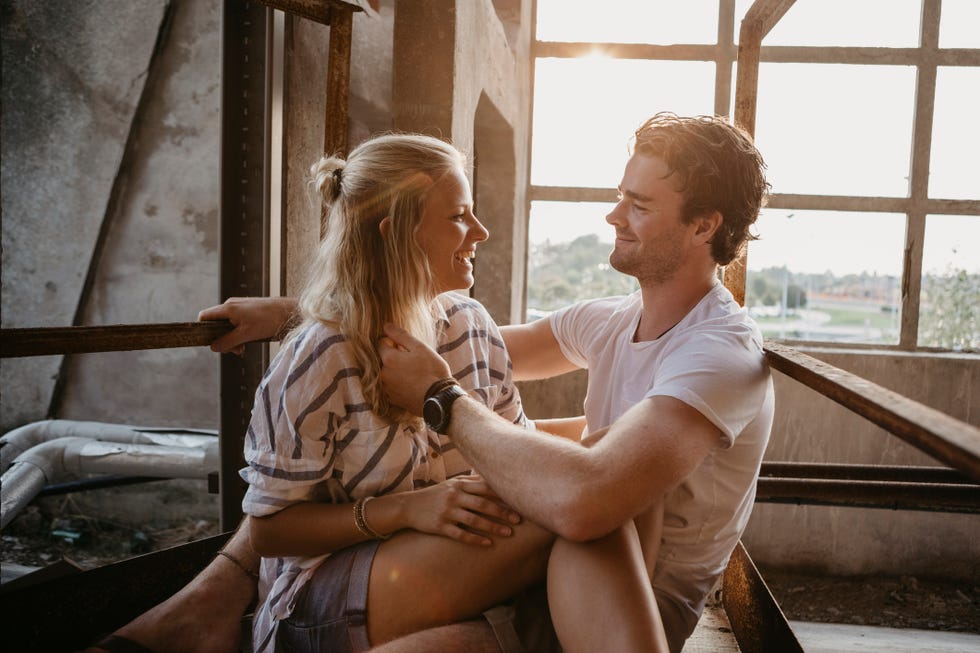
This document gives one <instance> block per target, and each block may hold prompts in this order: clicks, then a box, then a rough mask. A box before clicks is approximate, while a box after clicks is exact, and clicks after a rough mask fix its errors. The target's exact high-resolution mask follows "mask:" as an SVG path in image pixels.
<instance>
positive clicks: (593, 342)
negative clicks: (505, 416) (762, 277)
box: [551, 284, 774, 627]
mask: <svg viewBox="0 0 980 653" xmlns="http://www.w3.org/2000/svg"><path fill="white" fill-rule="evenodd" d="M642 308H643V306H642V300H641V297H640V294H639V293H638V292H637V293H634V294H632V295H629V296H626V297H611V298H605V299H597V300H591V301H584V302H580V303H577V304H574V305H573V306H570V307H568V308H565V309H562V310H560V311H558V312H556V313H554V314H553V315H552V316H551V328H552V331H553V332H554V334H555V337H556V338H557V340H558V343H559V345H560V346H561V350H562V353H564V355H565V357H566V358H568V360H569V361H570V362H572V363H574V364H576V365H578V366H580V367H585V368H588V370H589V390H588V394H587V396H586V399H585V416H586V418H587V420H588V424H589V428H591V429H593V430H598V429H600V428H604V427H606V426H609V425H611V424H612V423H613V422H615V421H616V420H617V419H618V418H619V417H620V416H621V415H622V414H623V413H625V412H626V411H627V410H629V409H630V408H631V407H632V406H634V405H635V404H637V403H639V402H640V401H642V400H643V399H646V398H648V397H654V396H669V397H674V398H676V399H679V400H680V401H683V402H684V403H686V404H688V405H690V406H692V407H693V408H695V409H696V410H698V411H699V412H700V413H701V414H702V415H704V416H705V417H706V418H707V419H708V420H709V421H710V422H711V423H712V424H714V425H715V426H716V427H717V428H718V429H719V430H720V431H721V438H720V441H719V442H718V447H717V448H715V449H713V450H712V452H711V453H710V454H708V456H707V457H706V458H705V459H704V461H703V462H702V463H701V465H700V466H698V468H697V469H695V470H694V471H693V472H692V473H691V474H690V475H689V476H688V477H687V479H685V480H684V481H683V482H682V483H681V484H680V485H679V486H678V487H677V488H675V489H674V490H673V491H672V492H671V493H670V494H668V495H667V497H666V500H665V504H664V529H663V539H662V542H661V546H660V553H659V556H658V559H657V566H656V570H655V572H654V579H653V586H654V590H656V592H657V593H658V594H660V593H663V594H667V595H669V596H670V597H671V598H673V600H674V601H675V602H677V603H679V604H680V605H681V606H682V607H685V608H687V609H688V610H690V615H689V616H690V617H691V618H692V619H693V621H692V622H691V626H692V627H693V623H694V622H696V620H697V617H698V616H700V614H701V610H702V609H703V607H704V603H705V600H706V598H707V595H708V592H710V591H711V587H712V586H713V584H714V582H715V580H716V579H717V578H718V576H719V575H720V574H721V573H722V572H723V571H724V569H725V565H726V564H727V563H728V557H729V556H730V555H731V552H732V549H733V548H734V547H735V544H736V543H737V542H738V538H739V537H740V536H741V534H742V531H743V530H744V529H745V526H746V524H747V523H748V519H749V513H750V511H751V509H752V503H753V501H754V499H755V484H756V479H757V478H758V474H759V466H760V464H761V462H762V454H763V453H764V451H765V448H766V443H767V441H768V439H769V430H770V428H771V427H772V418H773V407H774V402H773V389H772V379H771V378H770V375H769V368H768V366H767V365H766V362H765V358H764V354H763V351H762V335H761V333H760V332H759V329H758V327H757V326H756V324H755V322H753V320H752V319H751V318H750V317H749V316H748V314H747V313H746V311H745V310H744V309H742V308H741V307H740V306H739V305H738V304H737V303H736V302H735V301H734V299H733V298H732V295H731V293H730V292H728V290H727V289H726V288H725V287H724V286H722V285H720V284H719V285H716V286H714V287H713V288H712V289H711V290H710V291H709V292H708V293H707V294H706V295H705V296H704V297H703V298H702V299H701V301H700V302H699V303H698V304H697V306H695V307H694V308H693V309H692V310H691V311H690V312H689V313H688V314H687V315H686V316H685V317H684V318H683V319H682V320H681V321H680V322H678V323H677V325H676V326H674V327H673V328H672V329H670V330H669V331H668V332H667V333H665V334H663V335H662V336H660V337H659V338H657V339H656V340H652V341H647V342H633V335H634V334H635V333H636V328H637V325H638V324H639V320H640V314H641V312H642Z"/></svg>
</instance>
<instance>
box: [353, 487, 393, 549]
mask: <svg viewBox="0 0 980 653" xmlns="http://www.w3.org/2000/svg"><path fill="white" fill-rule="evenodd" d="M373 498H374V497H361V498H360V499H358V500H357V501H355V502H354V525H355V526H357V530H359V531H361V534H362V535H366V536H368V537H370V538H371V539H372V540H387V539H388V538H389V537H391V534H388V535H382V534H381V533H379V532H377V531H376V530H374V529H373V528H371V526H370V525H369V524H368V523H367V520H366V519H365V518H364V505H365V504H366V503H367V502H368V501H370V500H371V499H373Z"/></svg>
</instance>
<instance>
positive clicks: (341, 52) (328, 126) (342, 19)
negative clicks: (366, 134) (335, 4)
mask: <svg viewBox="0 0 980 653" xmlns="http://www.w3.org/2000/svg"><path fill="white" fill-rule="evenodd" d="M353 16H354V14H353V12H352V11H350V10H347V11H344V10H340V9H338V10H337V11H336V12H335V13H334V20H333V22H332V23H331V24H330V51H329V55H328V58H327V107H326V119H325V121H324V129H323V152H324V153H325V154H346V153H347V105H348V99H349V96H350V48H351V28H352V25H353Z"/></svg>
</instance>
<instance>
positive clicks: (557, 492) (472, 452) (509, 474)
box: [449, 397, 596, 539]
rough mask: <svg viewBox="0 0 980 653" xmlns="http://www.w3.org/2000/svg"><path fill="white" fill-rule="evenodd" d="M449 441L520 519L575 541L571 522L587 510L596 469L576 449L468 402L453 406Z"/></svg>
mask: <svg viewBox="0 0 980 653" xmlns="http://www.w3.org/2000/svg"><path fill="white" fill-rule="evenodd" d="M449 436H450V438H451V439H452V440H453V442H454V443H455V444H456V446H457V447H458V448H459V449H460V451H461V452H462V453H463V455H464V457H466V459H467V460H468V461H469V462H470V463H471V464H472V465H473V466H474V467H475V468H476V470H477V471H478V472H480V474H481V475H482V476H483V477H484V478H485V479H486V480H487V482H489V483H490V486H491V487H492V488H493V489H494V490H495V491H496V492H497V493H498V494H499V495H500V497H501V498H502V499H504V501H506V502H507V503H508V504H509V505H511V506H513V507H514V508H515V509H516V510H517V511H518V512H520V513H521V514H522V515H523V516H524V517H526V518H528V519H530V520H532V521H534V522H535V523H537V524H539V525H541V526H543V527H544V528H546V529H548V530H549V531H551V532H553V533H556V534H557V535H560V536H562V537H566V538H568V539H578V538H579V533H578V532H577V529H576V523H577V521H578V520H577V517H579V516H580V511H586V512H587V511H588V509H589V506H588V505H586V504H587V502H588V501H590V500H592V498H591V497H590V491H589V478H590V477H591V476H592V475H593V473H594V470H593V467H594V466H595V464H596V461H595V460H590V459H589V457H588V455H587V450H586V449H585V448H584V447H583V446H582V445H580V444H578V443H576V442H573V441H569V440H566V439H564V438H555V437H549V436H545V435H543V434H539V433H535V432H533V431H527V430H525V429H522V428H520V427H517V426H515V425H513V424H510V423H509V422H507V421H506V420H503V419H500V418H499V417H497V416H496V415H495V414H493V413H491V412H490V411H489V410H488V409H487V408H486V407H485V406H483V405H482V404H480V403H479V402H477V401H475V400H472V399H470V398H468V397H465V398H462V399H460V400H458V401H457V402H455V404H454V405H453V410H452V420H451V422H450V424H449ZM544 461H547V462H546V464H544Z"/></svg>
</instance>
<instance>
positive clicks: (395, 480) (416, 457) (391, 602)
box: [242, 135, 549, 651]
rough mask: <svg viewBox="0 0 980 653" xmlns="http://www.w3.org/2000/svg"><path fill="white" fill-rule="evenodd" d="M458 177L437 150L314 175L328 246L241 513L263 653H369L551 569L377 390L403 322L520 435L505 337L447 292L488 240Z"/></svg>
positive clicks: (400, 145) (376, 150)
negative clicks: (380, 558) (256, 571)
mask: <svg viewBox="0 0 980 653" xmlns="http://www.w3.org/2000/svg"><path fill="white" fill-rule="evenodd" d="M463 165H464V159H463V157H462V155H461V154H460V153H459V152H458V151H457V150H455V149H454V148H453V147H451V146H450V145H448V144H446V143H444V142H442V141H439V140H437V139H434V138H429V137H425V136H414V135H387V136H381V137H378V138H375V139H372V140H369V141H367V142H365V143H363V144H362V145H360V146H359V147H357V148H356V149H355V150H354V151H353V152H351V154H350V156H349V158H348V160H347V161H344V160H342V159H339V158H336V157H331V158H324V159H322V160H321V161H320V162H319V163H318V164H317V165H316V166H314V168H313V176H314V182H315V184H316V188H317V190H318V191H319V193H320V194H321V196H322V198H323V200H324V202H325V203H326V205H327V206H328V207H329V209H328V212H327V233H326V236H325V238H324V241H323V243H322V244H321V246H320V248H319V251H318V254H317V256H316V259H315V261H314V263H313V265H312V266H311V268H310V271H309V274H310V279H309V281H308V283H307V286H306V288H305V290H304V292H303V293H302V295H301V297H300V301H299V306H300V312H301V318H302V323H301V324H300V325H299V326H298V327H297V328H296V329H294V330H293V332H292V333H291V334H290V335H289V337H288V338H287V339H286V341H285V342H284V343H283V347H282V349H281V351H280V353H279V354H278V356H277V357H276V358H275V360H274V361H273V362H272V364H271V365H270V367H269V370H268V371H267V372H266V374H265V376H264V378H263V380H262V382H261V384H260V386H259V388H258V390H257V392H256V401H255V407H254V410H253V414H252V419H251V423H250V426H249V429H248V435H247V438H246V445H245V458H246V461H247V463H248V467H247V468H246V469H244V470H243V471H242V476H243V478H244V479H245V480H246V481H247V482H248V483H249V489H248V492H247V494H246V496H245V499H244V502H243V509H244V511H245V512H246V513H247V514H249V515H251V516H252V517H254V518H253V519H251V520H250V535H251V540H252V545H253V546H254V548H255V550H256V551H257V552H258V553H260V554H262V555H263V556H264V558H263V562H262V566H261V581H260V601H261V603H260V606H259V609H258V611H257V612H256V615H255V619H254V629H253V639H254V644H255V649H256V650H257V651H271V650H274V649H278V650H330V651H346V650H351V651H357V650H366V649H367V648H369V647H370V645H372V644H379V643H381V642H384V641H387V640H390V639H394V638H395V637H397V636H399V635H402V634H405V633H408V632H413V631H416V630H421V629H423V628H428V627H432V626H435V625H440V624H442V623H450V622H453V621H458V620H460V619H465V618H472V617H475V616H479V614H480V612H481V611H482V610H483V609H485V608H487V607H489V606H491V605H493V604H494V603H496V602H499V601H501V600H503V599H505V598H507V597H509V596H511V595H513V594H514V593H516V592H517V591H519V590H520V589H522V588H523V587H524V586H526V585H528V584H529V583H530V582H531V581H532V580H533V578H534V577H538V578H540V577H541V576H542V575H543V569H544V560H545V557H544V554H542V555H539V556H537V557H536V558H535V557H534V556H532V557H531V558H530V559H527V558H526V556H527V554H529V553H530V552H531V551H532V550H533V549H538V550H539V551H542V550H544V547H543V546H542V545H543V544H544V543H546V542H547V541H548V539H549V536H547V535H546V534H544V533H543V531H541V529H538V528H537V527H534V526H532V525H530V524H528V525H522V526H521V527H520V528H519V529H516V530H519V531H520V533H519V534H517V535H515V528H514V524H516V523H517V522H519V521H520V517H519V516H518V515H516V514H515V513H514V512H513V511H511V510H510V509H509V508H507V507H506V506H504V505H502V504H501V503H500V501H499V499H497V497H496V496H495V495H494V494H493V492H492V491H491V490H490V489H489V487H488V486H487V485H486V484H485V483H484V482H483V481H482V480H481V479H480V478H478V477H476V476H470V475H468V472H469V465H468V464H467V463H466V461H465V460H463V458H462V457H461V455H460V454H459V453H458V452H457V451H456V450H455V448H454V447H453V446H452V444H451V443H450V442H449V441H448V439H447V438H446V437H445V436H441V435H439V434H437V433H435V432H433V431H431V430H429V429H427V428H426V427H425V426H424V424H422V423H421V421H420V420H418V419H417V418H413V417H412V416H409V415H406V414H404V413H401V412H400V411H399V410H397V409H395V408H393V407H392V406H390V405H389V404H388V403H387V401H386V399H385V397H384V395H383V394H382V393H381V392H380V389H379V381H378V377H379V371H380V361H379V359H378V355H377V353H376V351H375V345H376V342H377V340H378V339H379V338H380V337H381V335H382V326H383V325H384V324H385V323H386V322H394V323H397V324H401V325H404V326H405V328H406V329H408V330H409V331H410V332H412V333H413V335H415V336H416V337H418V338H420V339H422V340H424V341H426V342H429V343H433V344H434V346H436V347H437V348H438V350H439V352H440V353H441V354H442V355H443V357H444V358H445V359H446V360H447V361H448V362H449V364H450V367H451V369H452V370H453V374H454V376H455V378H456V379H457V381H458V382H459V383H460V384H461V385H462V386H463V388H464V389H465V390H467V391H468V392H469V393H470V394H471V395H473V396H474V397H477V398H479V399H480V400H482V401H484V402H485V403H486V405H487V406H489V407H491V408H493V409H494V410H495V411H496V412H497V413H498V414H500V415H501V416H503V417H504V418H506V419H508V420H511V421H513V422H515V423H524V422H525V417H524V413H523V411H522V409H521V403H520V399H519V397H518V395H517V391H516V389H515V388H514V387H513V385H512V383H511V378H510V369H509V361H508V359H507V354H506V350H505V349H504V345H503V341H502V340H501V338H500V336H499V332H498V331H497V328H496V325H494V323H493V321H492V320H491V319H490V317H489V315H488V314H487V313H486V311H485V310H484V309H483V307H482V306H480V305H479V304H478V303H477V302H474V301H472V300H470V299H468V298H466V297H463V296H460V295H456V294H451V293H449V291H453V290H460V289H466V288H469V287H470V286H472V284H473V264H472V260H471V259H472V258H473V256H474V255H475V251H476V246H477V244H478V243H480V242H482V241H484V240H486V239H487V236H488V233H487V231H486V229H485V228H484V227H483V225H482V224H480V222H479V221H478V220H477V219H476V216H475V215H474V214H473V210H472V205H473V202H472V198H471V194H470V189H469V184H468V182H467V180H466V177H465V176H464V172H463ZM448 479H452V480H448ZM447 480H448V482H447ZM406 530H408V531H415V533H416V537H411V536H409V537H399V538H396V539H394V540H392V541H391V542H388V543H386V545H385V546H384V547H382V548H383V550H384V562H383V563H380V564H377V565H375V564H374V561H375V557H376V554H377V553H378V551H379V544H380V543H381V542H382V541H383V540H385V539H387V538H388V536H390V535H391V534H392V533H395V532H397V531H406ZM421 534H428V535H426V536H422V535H421ZM433 535H437V536H440V537H439V538H433V537H432V536H433ZM420 537H421V538H422V539H421V541H420ZM433 539H437V540H442V541H441V542H438V543H436V544H435V545H432V544H430V543H429V542H428V541H430V540H433ZM491 544H494V545H495V546H492V547H491ZM420 545H421V546H420ZM463 545H467V546H463ZM473 545H476V546H473ZM483 549H486V550H487V551H486V554H485V555H482V556H481V555H480V554H481V553H484V551H482V550H483ZM447 556H448V557H447ZM522 558H523V559H525V561H524V562H523V563H522V564H520V565H519V564H517V561H518V560H521V559H522ZM372 567H374V569H375V571H377V570H379V569H385V570H387V572H388V573H386V574H385V576H384V578H377V577H376V574H375V573H372ZM519 567H522V568H520V569H519ZM507 569H511V570H515V569H516V570H517V571H516V572H514V571H512V572H511V573H508V574H503V573H502V572H503V571H504V570H507ZM419 584H424V585H425V586H426V587H424V588H423V587H419ZM369 586H370V590H371V591H370V593H369V592H368V587H369ZM429 586H431V587H429ZM437 586H438V588H437ZM474 587H476V588H478V589H476V590H474ZM409 593H411V595H412V596H414V597H415V600H414V601H412V600H407V597H408V596H409ZM368 596H370V597H371V601H370V603H369V602H368ZM365 616H366V624H365Z"/></svg>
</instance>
